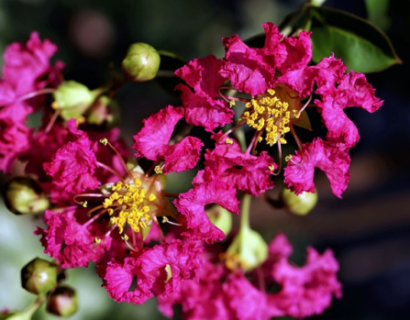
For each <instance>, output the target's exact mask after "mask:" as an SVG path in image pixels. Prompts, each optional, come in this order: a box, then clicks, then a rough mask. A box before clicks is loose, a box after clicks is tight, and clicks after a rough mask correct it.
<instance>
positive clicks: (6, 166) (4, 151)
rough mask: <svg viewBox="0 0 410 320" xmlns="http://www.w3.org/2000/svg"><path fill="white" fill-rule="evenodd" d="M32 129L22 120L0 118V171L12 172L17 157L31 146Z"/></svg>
mask: <svg viewBox="0 0 410 320" xmlns="http://www.w3.org/2000/svg"><path fill="white" fill-rule="evenodd" d="M31 133H32V130H31V129H29V128H27V127H26V126H25V125H24V124H22V123H20V122H13V121H12V120H10V119H0V171H3V172H4V173H8V174H10V173H11V172H12V168H13V163H14V161H15V160H16V158H17V157H18V156H19V155H20V154H21V153H23V152H24V151H25V150H26V149H27V148H28V147H29V145H30V144H29V139H30V134H31Z"/></svg>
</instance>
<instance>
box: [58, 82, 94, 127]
mask: <svg viewBox="0 0 410 320" xmlns="http://www.w3.org/2000/svg"><path fill="white" fill-rule="evenodd" d="M97 94H98V91H91V90H90V89H88V88H87V87H86V86H85V85H83V84H81V83H78V82H76V81H64V82H62V83H61V84H60V85H59V87H58V88H57V89H56V91H55V93H54V98H55V105H54V108H55V109H57V110H60V112H61V113H60V115H61V117H62V118H63V119H64V120H69V119H71V118H75V119H79V118H80V117H81V116H82V115H83V114H84V112H85V111H86V110H87V109H88V107H89V106H90V105H91V103H93V101H94V99H95V98H96V96H97Z"/></svg>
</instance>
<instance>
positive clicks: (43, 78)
mask: <svg viewBox="0 0 410 320" xmlns="http://www.w3.org/2000/svg"><path fill="white" fill-rule="evenodd" d="M56 51H57V47H56V46H55V45H54V44H53V43H52V42H51V41H49V40H47V39H46V40H44V41H41V39H40V37H39V34H38V33H37V32H32V33H31V35H30V38H29V39H28V41H27V42H25V43H19V42H15V43H12V44H10V45H9V46H7V48H6V51H5V53H4V56H3V58H4V64H3V67H2V78H1V79H0V128H1V130H0V132H1V133H0V150H1V151H0V170H1V171H3V172H4V173H6V174H10V173H11V172H12V167H13V164H14V161H15V160H16V158H17V157H18V156H19V155H20V154H21V153H23V152H24V151H25V150H26V149H27V148H29V146H30V143H29V140H30V136H31V135H32V133H33V130H32V129H30V128H28V127H27V126H26V122H27V116H28V115H29V114H31V113H33V112H34V111H36V110H38V109H39V108H40V107H41V105H42V102H43V99H42V97H40V95H43V94H44V93H47V92H49V91H50V90H51V88H47V87H55V86H57V85H58V83H59V81H60V77H61V75H60V74H61V70H62V68H63V67H64V64H63V63H62V62H61V61H57V62H56V64H55V65H52V64H51V63H50V59H51V57H52V56H53V55H54V53H55V52H56Z"/></svg>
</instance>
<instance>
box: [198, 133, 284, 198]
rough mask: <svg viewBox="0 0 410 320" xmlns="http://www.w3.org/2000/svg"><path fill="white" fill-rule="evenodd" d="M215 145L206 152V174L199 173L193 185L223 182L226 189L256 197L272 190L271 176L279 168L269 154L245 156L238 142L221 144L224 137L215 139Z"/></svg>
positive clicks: (232, 140)
mask: <svg viewBox="0 0 410 320" xmlns="http://www.w3.org/2000/svg"><path fill="white" fill-rule="evenodd" d="M213 138H214V139H215V142H216V147H215V149H214V150H212V151H210V150H207V151H206V154H205V162H204V165H205V171H202V172H201V171H200V172H199V173H198V176H197V177H196V178H195V179H194V183H196V184H198V183H200V182H203V181H204V182H210V181H213V180H219V181H223V182H224V183H226V184H227V185H231V186H234V187H235V188H238V189H239V190H243V191H245V192H248V193H251V194H253V195H254V196H255V197H256V196H258V195H259V194H260V193H262V192H265V191H266V190H268V189H271V188H273V181H272V180H271V178H270V176H271V174H272V171H273V170H274V169H275V168H276V167H277V165H276V164H275V163H274V161H273V159H272V158H271V157H270V156H269V155H268V153H267V152H266V151H262V152H261V153H260V155H259V156H254V155H251V154H249V153H247V152H242V151H241V148H240V146H239V144H238V142H237V141H236V140H234V139H230V140H231V142H232V143H226V142H225V141H220V139H221V138H222V134H221V133H219V134H215V135H214V136H213Z"/></svg>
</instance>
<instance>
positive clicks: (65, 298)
mask: <svg viewBox="0 0 410 320" xmlns="http://www.w3.org/2000/svg"><path fill="white" fill-rule="evenodd" d="M46 310H47V311H48V312H49V313H51V314H54V315H56V316H59V317H64V318H65V317H69V316H71V315H73V314H74V313H75V312H76V311H77V310H78V299H77V294H76V292H75V291H74V289H72V288H70V287H67V286H61V287H58V288H57V289H56V290H54V291H53V293H52V294H51V296H50V297H49V298H48V301H47V306H46Z"/></svg>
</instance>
